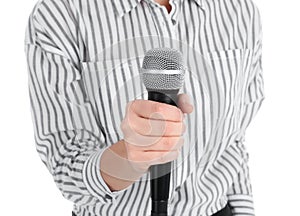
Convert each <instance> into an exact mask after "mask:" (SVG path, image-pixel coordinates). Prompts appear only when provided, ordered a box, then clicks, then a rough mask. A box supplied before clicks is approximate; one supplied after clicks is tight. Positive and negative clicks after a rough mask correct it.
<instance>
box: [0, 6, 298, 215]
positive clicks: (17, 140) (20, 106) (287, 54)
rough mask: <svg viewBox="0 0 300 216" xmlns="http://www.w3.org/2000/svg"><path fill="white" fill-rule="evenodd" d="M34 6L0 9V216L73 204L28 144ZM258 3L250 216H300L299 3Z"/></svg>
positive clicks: (249, 141)
mask: <svg viewBox="0 0 300 216" xmlns="http://www.w3.org/2000/svg"><path fill="white" fill-rule="evenodd" d="M35 3H36V0H19V1H9V0H6V1H4V0H2V1H1V3H0V16H1V17H0V22H1V34H0V41H1V46H0V55H1V56H0V68H1V69H0V70H1V72H0V73H1V77H0V81H1V84H0V95H1V102H0V103H1V106H0V126H1V128H0V133H1V136H0V166H1V167H0V168H1V169H0V172H1V178H0V179H1V180H0V181H1V184H0V187H1V188H0V195H1V196H0V197H1V198H0V199H1V201H0V203H1V208H0V214H1V215H5V216H8V215H16V216H21V215H30V216H41V215H43V216H53V215H55V216H67V215H71V210H72V205H73V204H72V203H71V202H69V201H67V200H66V199H65V198H63V197H62V195H61V193H60V192H59V190H58V189H57V188H56V186H55V184H54V181H53V180H52V177H51V175H50V174H49V172H48V171H47V169H46V167H45V166H44V164H43V163H42V162H41V160H40V158H39V157H38V154H37V152H36V150H35V145H34V139H33V127H32V122H31V114H30V107H29V95H28V88H27V66H26V62H25V54H24V51H23V41H24V33H25V26H26V24H27V20H28V16H29V13H30V12H31V10H32V8H33V6H34V4H35ZM256 4H257V5H258V7H259V9H260V12H261V16H262V22H263V32H264V39H263V67H264V80H265V94H266V99H265V101H264V103H263V105H262V107H261V110H260V111H259V113H258V115H257V116H256V117H255V119H254V121H253V122H252V124H251V125H250V127H249V128H248V130H247V133H246V145H247V148H248V151H249V153H250V175H251V179H252V186H253V193H254V201H255V208H256V214H257V216H268V215H272V216H274V215H275V216H277V215H278V216H282V215H284V216H287V215H299V212H300V210H299V205H300V203H299V201H300V198H299V195H300V175H299V174H300V173H299V170H300V168H299V167H300V151H299V150H300V147H299V145H300V139H299V135H300V130H299V129H300V128H299V122H300V114H299V113H300V112H299V111H300V101H299V100H300V97H299V93H300V70H299V68H300V67H299V65H300V56H299V53H300V52H299V51H300V32H299V21H300V12H299V8H300V2H299V1H297V0H285V1H276V0H274V1H270V0H257V2H256ZM297 30H298V31H297ZM297 93H298V94H297Z"/></svg>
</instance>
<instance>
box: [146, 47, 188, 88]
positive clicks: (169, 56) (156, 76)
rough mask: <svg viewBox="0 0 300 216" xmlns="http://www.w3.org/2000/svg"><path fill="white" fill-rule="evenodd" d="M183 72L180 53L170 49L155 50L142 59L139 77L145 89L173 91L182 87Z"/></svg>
mask: <svg viewBox="0 0 300 216" xmlns="http://www.w3.org/2000/svg"><path fill="white" fill-rule="evenodd" d="M184 72H185V67H184V64H183V58H182V54H181V52H179V51H178V50H176V49H172V48H155V49H151V50H149V51H148V52H147V53H146V55H145V57H144V60H143V66H142V76H141V77H142V80H143V82H144V84H145V86H146V88H147V89H152V90H175V89H180V88H181V87H182V85H183V82H184Z"/></svg>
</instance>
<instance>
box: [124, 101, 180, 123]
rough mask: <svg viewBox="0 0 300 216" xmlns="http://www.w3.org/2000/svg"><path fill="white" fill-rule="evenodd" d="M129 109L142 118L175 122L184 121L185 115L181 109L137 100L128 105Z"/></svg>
mask: <svg viewBox="0 0 300 216" xmlns="http://www.w3.org/2000/svg"><path fill="white" fill-rule="evenodd" d="M127 109H129V111H131V112H134V113H136V115H138V116H140V117H143V118H148V119H156V120H165V121H175V122H179V121H182V119H183V113H182V111H181V110H180V109H179V108H177V107H175V106H172V105H168V104H164V103H159V102H155V101H149V100H135V101H132V102H130V103H129V104H128V105H127Z"/></svg>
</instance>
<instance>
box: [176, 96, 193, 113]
mask: <svg viewBox="0 0 300 216" xmlns="http://www.w3.org/2000/svg"><path fill="white" fill-rule="evenodd" d="M178 107H179V108H180V109H181V111H182V112H183V113H187V114H189V113H191V112H193V110H194V106H193V105H192V104H191V102H190V97H189V96H188V95H187V94H179V95H178Z"/></svg>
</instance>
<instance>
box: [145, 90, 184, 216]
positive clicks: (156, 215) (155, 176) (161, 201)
mask: <svg viewBox="0 0 300 216" xmlns="http://www.w3.org/2000/svg"><path fill="white" fill-rule="evenodd" d="M177 93H178V90H177V91H173V92H169V93H162V92H155V91H149V92H148V100H151V101H156V102H160V103H165V104H169V105H173V106H177ZM170 172H171V162H168V163H165V164H159V165H153V166H151V167H150V178H151V180H150V181H151V182H150V187H151V199H152V210H151V216H167V215H168V199H169V190H170V189H169V188H170ZM161 173H166V174H165V175H163V176H161Z"/></svg>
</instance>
